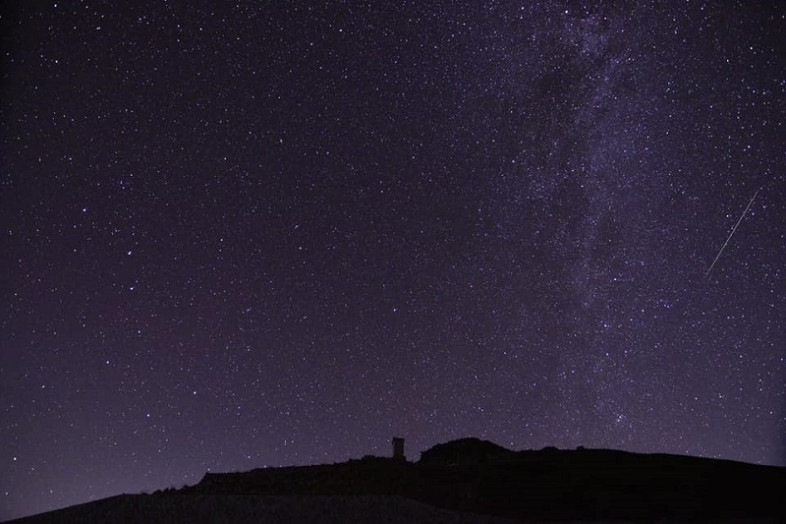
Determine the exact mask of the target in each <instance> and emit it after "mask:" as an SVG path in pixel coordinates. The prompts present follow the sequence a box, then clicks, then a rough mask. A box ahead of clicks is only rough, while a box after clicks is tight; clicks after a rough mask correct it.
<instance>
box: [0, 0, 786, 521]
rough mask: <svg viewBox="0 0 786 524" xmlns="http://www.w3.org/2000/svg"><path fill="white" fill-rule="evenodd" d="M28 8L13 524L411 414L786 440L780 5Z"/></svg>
mask: <svg viewBox="0 0 786 524" xmlns="http://www.w3.org/2000/svg"><path fill="white" fill-rule="evenodd" d="M16 4H18V5H12V6H11V7H7V8H6V9H5V10H4V12H3V13H2V21H3V23H4V25H5V27H6V28H7V31H6V32H5V34H6V39H5V46H4V52H3V56H2V60H3V68H2V69H3V84H2V94H3V97H2V98H3V101H4V111H3V120H4V123H5V125H4V127H3V133H2V142H1V145H0V156H2V158H3V171H2V175H1V176H2V178H1V182H0V183H1V184H2V199H3V201H2V206H0V222H1V223H2V224H3V228H4V235H3V241H2V245H0V256H2V267H3V274H4V277H3V280H2V287H1V288H0V294H1V295H0V296H2V299H3V303H4V304H5V305H6V308H5V310H4V311H5V312H4V314H3V315H2V316H0V323H1V326H2V329H1V330H0V331H1V332H2V337H3V338H2V347H3V351H2V352H1V353H2V354H1V355H0V468H1V469H2V471H4V474H3V475H2V476H0V519H5V518H12V517H16V516H21V515H25V514H31V513H35V512H40V511H45V510H49V509H53V508H55V507H59V506H64V505H69V504H75V503H79V502H84V501H87V500H92V499H95V498H100V497H105V496H110V495H114V494H118V493H122V492H139V491H142V490H147V491H151V490H155V489H159V488H166V487H169V486H178V487H179V486H182V485H183V484H186V483H189V484H191V483H195V482H197V481H198V480H199V479H200V478H201V476H202V475H203V474H204V473H205V471H232V470H246V469H250V468H253V467H263V466H281V465H294V464H313V463H322V462H336V461H341V460H345V459H347V458H350V457H359V456H362V455H365V454H380V455H387V454H388V445H389V441H390V438H391V436H392V435H394V434H395V435H402V436H405V437H406V439H407V446H408V455H409V458H411V459H416V458H417V452H418V451H420V450H423V449H425V448H426V447H428V446H431V445H433V444H436V443H438V442H443V441H446V440H449V439H452V438H459V437H464V436H476V437H480V438H484V439H489V440H492V441H495V442H498V443H500V444H503V445H506V446H509V447H511V448H514V449H526V448H541V447H544V446H551V445H554V446H557V447H576V446H579V445H583V446H586V447H604V448H620V449H626V450H631V451H640V452H669V453H687V454H694V455H702V456H710V457H719V458H726V459H732V460H743V461H748V462H757V463H766V464H779V465H786V454H785V453H784V447H783V444H784V431H786V429H785V428H786V412H784V405H786V398H784V397H786V391H785V390H784V386H783V385H784V383H785V382H786V381H785V380H784V379H785V377H786V362H785V361H784V359H785V358H786V357H785V356H784V349H783V348H784V347H786V340H785V339H784V329H783V321H782V318H781V317H782V314H781V312H782V311H784V308H785V307H786V303H784V302H785V301H784V293H783V286H782V279H783V260H785V259H786V231H785V230H784V227H783V224H786V217H784V209H786V207H784V205H783V202H784V188H785V187H786V184H784V182H785V180H784V174H783V173H784V169H783V165H782V164H783V154H782V153H783V151H782V148H783V138H784V134H783V128H782V124H781V123H780V122H779V120H778V119H777V118H775V117H774V116H773V115H779V114H784V112H786V107H784V106H785V105H786V96H785V95H786V93H784V89H785V88H786V79H784V78H783V74H782V72H783V71H786V63H784V61H785V59H784V57H786V50H784V49H783V42H782V38H781V37H780V36H779V35H780V30H781V27H782V25H783V23H784V22H785V21H786V9H784V8H782V7H777V6H769V7H762V6H760V5H757V6H746V5H736V6H732V5H725V4H723V5H721V4H718V5H715V4H706V5H700V6H699V5H689V4H684V5H683V4H680V5H676V4H674V5H660V6H650V5H645V4H641V5H636V6H623V5H618V6H609V5H595V4H592V3H584V4H581V3H579V4H576V5H575V6H573V5H571V6H568V7H566V6H565V5H553V4H551V3H549V2H528V3H526V4H527V5H525V6H522V5H521V2H509V1H503V2H436V3H429V5H421V4H422V3H418V2H409V1H402V2H383V3H366V2H354V1H348V2H339V3H336V2H320V1H308V2H296V3H291V4H286V3H284V4H282V3H267V4H258V3H254V2H245V1H241V2H237V3H232V4H226V5H217V4H212V3H209V2H191V3H189V4H188V6H185V4H184V5H183V6H181V5H178V4H177V3H172V2H163V3H157V2H142V3H134V4H128V5H123V6H118V5H109V4H106V5H104V4H95V5H94V4H93V3H89V2H73V3H71V2H70V3H68V4H63V3H50V4H46V5H45V4H35V5H33V4H29V5H28V4H27V3H21V2H19V3H16ZM757 191H758V193H756V194H757V197H756V199H755V201H754V202H753V203H752V204H751V205H750V206H749V207H750V209H749V210H747V214H746V215H745V220H744V221H741V222H740V223H739V226H738V229H736V232H735V233H734V236H733V237H732V238H731V239H730V241H729V242H728V245H727V246H725V249H724V252H723V253H722V256H721V257H719V258H718V260H717V263H716V265H715V267H714V268H713V269H712V271H711V272H708V271H707V270H708V267H709V265H710V264H711V263H712V259H713V257H715V255H716V254H717V253H718V249H719V248H720V245H721V244H722V242H723V240H724V239H726V238H727V237H728V236H729V233H730V231H731V228H732V227H733V226H734V225H735V222H736V220H737V218H738V217H739V216H740V214H741V213H742V211H743V209H744V208H745V205H746V203H748V200H749V199H750V196H751V195H753V194H754V193H755V192H757ZM705 275H706V277H705Z"/></svg>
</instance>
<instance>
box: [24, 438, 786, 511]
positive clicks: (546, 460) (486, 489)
mask: <svg viewBox="0 0 786 524" xmlns="http://www.w3.org/2000/svg"><path fill="white" fill-rule="evenodd" d="M784 481H786V468H779V467H774V466H760V465H753V464H746V463H741V462H733V461H727V460H717V459H707V458H698V457H690V456H679V455H667V454H638V453H629V452H623V451H614V450H602V449H583V448H579V449H576V450H558V449H556V448H545V449H542V450H539V451H531V450H527V451H518V452H515V451H512V450H509V449H506V448H504V447H502V446H498V445H497V444H494V443H492V442H488V441H482V440H478V439H474V438H468V439H460V440H456V441H452V442H448V443H445V444H439V445H437V446H434V447H432V448H431V449H429V450H427V451H424V452H423V453H422V454H421V458H420V460H419V461H418V462H406V461H404V460H394V459H391V458H383V457H372V456H367V457H364V458H363V459H359V460H350V461H348V462H343V463H339V464H332V465H317V466H298V467H283V468H265V469H255V470H252V471H248V472H242V473H207V474H206V475H205V476H204V478H203V479H202V480H201V481H200V482H199V483H198V484H196V485H194V486H190V487H185V488H183V489H179V490H174V489H171V490H166V491H163V492H156V493H154V494H152V495H124V496H120V497H113V498H109V499H104V500H102V501H97V502H93V503H89V504H83V505H80V506H74V507H71V508H66V509H63V510H59V511H55V512H50V513H46V514H42V515H37V516H33V517H27V518H24V519H19V520H18V521H15V522H20V523H21V522H24V523H37V522H87V521H92V522H96V521H112V522H142V521H144V522H176V521H177V522H179V521H188V522H197V523H198V522H215V521H223V522H508V521H552V522H557V521H570V522H575V521H596V522H599V521H600V522H607V521H641V522H648V521H669V522H674V521H681V522H696V521H712V522H780V521H783V519H784V517H785V516H786V501H784V497H783V496H782V490H783V487H784V486H786V482H784Z"/></svg>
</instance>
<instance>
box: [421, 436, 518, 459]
mask: <svg viewBox="0 0 786 524" xmlns="http://www.w3.org/2000/svg"><path fill="white" fill-rule="evenodd" d="M514 455H515V452H513V451H511V450H509V449H506V448H503V447H502V446H499V445H497V444H494V443H493V442H489V441H488V440H480V439H477V438H472V437H470V438H462V439H458V440H452V441H450V442H446V443H445V444H437V445H436V446H434V447H432V448H429V449H428V450H426V451H424V452H423V453H421V454H420V460H419V461H418V464H421V465H424V466H475V465H480V464H493V463H499V462H505V461H509V460H510V459H511V458H512V457H513V456H514Z"/></svg>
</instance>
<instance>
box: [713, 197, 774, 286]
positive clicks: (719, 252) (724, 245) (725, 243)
mask: <svg viewBox="0 0 786 524" xmlns="http://www.w3.org/2000/svg"><path fill="white" fill-rule="evenodd" d="M760 189H761V188H759V189H757V190H756V192H755V193H753V198H751V200H750V202H748V205H747V206H746V207H745V211H743V212H742V215H741V216H740V219H739V220H737V223H736V224H734V227H733V228H732V230H731V233H729V237H728V238H727V239H726V242H724V243H723V245H722V246H721V248H720V251H718V256H716V257H715V260H713V261H712V264H710V268H709V269H708V270H707V272H706V273H704V278H707V277H708V276H710V271H712V268H714V267H715V263H716V262H717V261H718V259H719V258H720V256H721V254H722V253H723V250H724V249H726V246H727V245H728V243H729V240H731V237H732V236H733V235H734V232H735V231H737V227H738V226H739V225H740V222H742V219H743V218H745V215H746V214H747V213H748V210H749V209H750V208H751V204H753V201H754V200H756V195H758V194H759V191H760Z"/></svg>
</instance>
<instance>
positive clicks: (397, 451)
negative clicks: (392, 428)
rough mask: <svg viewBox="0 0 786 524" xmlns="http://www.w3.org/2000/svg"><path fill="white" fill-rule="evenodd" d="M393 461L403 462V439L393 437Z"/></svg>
mask: <svg viewBox="0 0 786 524" xmlns="http://www.w3.org/2000/svg"><path fill="white" fill-rule="evenodd" d="M393 460H400V461H402V462H403V461H405V460H406V458H405V457H404V439H403V438H401V437H393Z"/></svg>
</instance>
